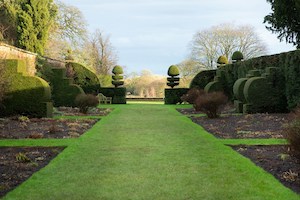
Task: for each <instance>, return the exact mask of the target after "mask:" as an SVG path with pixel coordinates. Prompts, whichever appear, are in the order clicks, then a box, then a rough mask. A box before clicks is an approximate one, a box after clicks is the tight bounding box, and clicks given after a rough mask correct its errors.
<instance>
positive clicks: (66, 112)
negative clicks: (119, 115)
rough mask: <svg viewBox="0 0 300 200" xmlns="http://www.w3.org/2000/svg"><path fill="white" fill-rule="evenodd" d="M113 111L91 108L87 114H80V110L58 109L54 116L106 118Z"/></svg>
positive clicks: (70, 108)
mask: <svg viewBox="0 0 300 200" xmlns="http://www.w3.org/2000/svg"><path fill="white" fill-rule="evenodd" d="M111 111H112V109H111V108H91V109H89V110H88V112H87V113H86V114H84V113H81V112H79V108H72V107H58V108H56V111H55V112H54V114H56V115H66V116H88V115H92V116H106V115H108V114H109V113H110V112H111Z"/></svg>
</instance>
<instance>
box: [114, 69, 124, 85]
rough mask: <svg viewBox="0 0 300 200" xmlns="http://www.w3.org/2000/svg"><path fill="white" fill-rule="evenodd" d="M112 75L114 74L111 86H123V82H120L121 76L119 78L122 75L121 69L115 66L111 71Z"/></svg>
mask: <svg viewBox="0 0 300 200" xmlns="http://www.w3.org/2000/svg"><path fill="white" fill-rule="evenodd" d="M112 73H113V74H114V75H113V76H112V79H113V80H112V82H111V83H112V84H113V85H114V86H115V87H116V88H117V87H119V86H122V85H124V81H122V79H123V76H121V74H123V73H124V72H123V68H122V67H121V66H119V65H116V66H115V67H114V68H113V70H112Z"/></svg>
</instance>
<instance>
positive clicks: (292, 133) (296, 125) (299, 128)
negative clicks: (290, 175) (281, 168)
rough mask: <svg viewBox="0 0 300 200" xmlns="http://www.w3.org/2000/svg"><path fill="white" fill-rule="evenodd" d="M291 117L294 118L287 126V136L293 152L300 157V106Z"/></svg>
mask: <svg viewBox="0 0 300 200" xmlns="http://www.w3.org/2000/svg"><path fill="white" fill-rule="evenodd" d="M291 118H292V119H293V120H292V121H291V122H290V123H289V124H288V125H287V127H286V128H285V138H286V139H287V141H288V142H289V144H290V146H291V149H292V150H293V153H294V154H295V155H296V156H297V157H298V158H299V159H300V107H298V108H297V109H296V110H295V111H294V112H293V113H292V114H291Z"/></svg>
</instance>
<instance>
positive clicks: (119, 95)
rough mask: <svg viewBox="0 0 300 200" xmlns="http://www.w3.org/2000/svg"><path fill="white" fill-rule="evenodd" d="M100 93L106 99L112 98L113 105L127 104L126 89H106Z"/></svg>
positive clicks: (102, 89) (101, 89)
mask: <svg viewBox="0 0 300 200" xmlns="http://www.w3.org/2000/svg"><path fill="white" fill-rule="evenodd" d="M99 92H100V93H102V94H103V95H104V96H106V97H112V103H113V104H126V88H124V87H120V88H113V87H105V88H100V90H99Z"/></svg>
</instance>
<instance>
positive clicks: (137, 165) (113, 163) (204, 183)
mask: <svg viewBox="0 0 300 200" xmlns="http://www.w3.org/2000/svg"><path fill="white" fill-rule="evenodd" d="M106 107H110V105H106ZM112 107H114V108H115V109H114V111H113V112H112V113H111V114H110V115H109V116H107V117H104V118H102V119H101V120H100V121H99V122H98V123H97V124H96V125H95V126H94V127H93V128H92V129H91V130H89V131H88V132H87V133H86V134H85V135H83V136H81V137H80V138H79V139H75V140H74V139H72V140H66V141H65V142H64V141H62V140H58V142H57V144H58V145H63V144H65V145H68V148H66V149H65V150H64V151H63V152H62V153H61V154H60V155H59V156H58V157H56V158H55V159H54V160H53V161H52V162H51V163H50V164H49V165H48V166H46V167H45V168H44V169H42V170H41V171H39V172H38V173H35V174H34V175H33V176H32V177H31V178H30V179H29V180H28V181H26V182H24V183H23V184H22V185H20V186H19V187H18V188H17V189H15V190H14V191H12V192H10V193H9V194H8V195H7V196H6V197H5V198H4V199H22V200H23V199H25V200H27V199H28V200H35V199H36V200H41V199H43V200H44V199H53V200H60V199H70V200H76V199H83V200H96V199H105V200H106V199H107V200H111V199H113V200H114V199H116V200H119V199H131V200H134V199H136V200H143V199H147V200H148V199H149V200H154V199H155V200H156V199H171V200H175V199H180V200H183V199H197V200H198V199H199V200H218V199H220V200H231V199H233V200H241V199H242V200H248V199H249V200H250V199H251V200H254V199H256V200H268V199H269V200H299V199H300V196H299V195H297V194H295V193H293V192H292V191H290V190H289V189H287V188H285V187H284V186H283V185H282V184H280V183H279V182H278V181H277V180H276V179H275V178H274V177H273V176H271V175H270V174H268V173H266V172H265V171H264V170H262V169H260V168H259V167H256V166H255V165H254V164H253V163H252V162H251V161H250V160H249V159H247V158H244V157H242V156H241V155H239V154H238V153H236V152H235V151H233V150H232V149H231V148H229V147H228V146H226V145H224V144H231V143H251V142H252V143H255V142H253V141H251V140H243V141H235V140H228V141H227V142H226V141H225V140H218V139H216V138H214V137H213V136H211V135H210V134H208V133H207V132H205V131H204V130H203V129H202V128H201V127H200V126H198V125H196V124H194V123H192V122H191V120H189V119H188V118H187V117H185V116H183V115H181V114H179V113H178V112H177V111H176V110H175V107H176V106H165V105H155V104H153V105H151V104H147V105H146V104H129V105H120V106H114V105H112ZM178 107H185V106H184V105H183V106H182V105H181V106H178ZM22 142H23V141H16V142H14V141H11V140H10V141H1V142H0V146H5V145H6V143H8V144H9V145H14V144H16V145H20V144H21V143H22ZM256 142H259V141H256ZM268 142H269V141H268V140H265V141H263V143H264V144H267V143H268ZM277 142H278V143H282V142H283V141H280V140H278V141H277V140H272V141H270V143H277ZM39 143H40V144H41V145H48V144H49V145H50V146H53V144H55V141H53V140H38V141H35V142H34V141H25V142H24V144H26V145H27V144H28V145H33V144H36V145H38V144H39Z"/></svg>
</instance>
